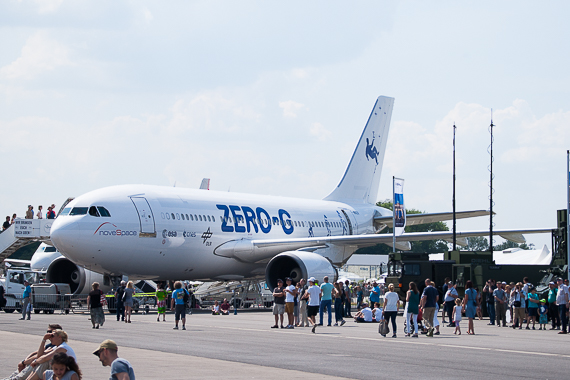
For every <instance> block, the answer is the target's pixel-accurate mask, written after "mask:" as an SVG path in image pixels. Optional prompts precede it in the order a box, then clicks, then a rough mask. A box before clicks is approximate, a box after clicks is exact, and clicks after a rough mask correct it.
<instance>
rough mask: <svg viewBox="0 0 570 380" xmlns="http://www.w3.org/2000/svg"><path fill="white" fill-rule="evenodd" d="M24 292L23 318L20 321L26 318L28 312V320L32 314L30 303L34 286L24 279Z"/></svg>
mask: <svg viewBox="0 0 570 380" xmlns="http://www.w3.org/2000/svg"><path fill="white" fill-rule="evenodd" d="M24 286H25V289H24V293H23V294H22V318H20V321H23V320H24V319H26V314H28V321H29V320H30V319H31V318H30V317H31V315H32V304H31V303H30V295H31V294H32V287H31V286H30V283H29V282H28V281H24Z"/></svg>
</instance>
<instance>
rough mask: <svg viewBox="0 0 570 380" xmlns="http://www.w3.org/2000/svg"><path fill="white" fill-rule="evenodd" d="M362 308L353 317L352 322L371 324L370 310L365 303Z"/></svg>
mask: <svg viewBox="0 0 570 380" xmlns="http://www.w3.org/2000/svg"><path fill="white" fill-rule="evenodd" d="M362 307H363V309H361V310H360V311H359V312H358V313H356V315H355V316H354V320H355V321H356V322H372V309H371V308H369V307H368V304H367V303H366V302H365V303H363V304H362ZM380 314H381V313H380Z"/></svg>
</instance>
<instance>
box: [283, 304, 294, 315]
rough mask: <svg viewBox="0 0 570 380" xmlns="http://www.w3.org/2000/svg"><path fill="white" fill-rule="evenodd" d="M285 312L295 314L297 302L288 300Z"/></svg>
mask: <svg viewBox="0 0 570 380" xmlns="http://www.w3.org/2000/svg"><path fill="white" fill-rule="evenodd" d="M285 312H286V313H287V314H293V313H294V312H295V303H294V302H286V303H285Z"/></svg>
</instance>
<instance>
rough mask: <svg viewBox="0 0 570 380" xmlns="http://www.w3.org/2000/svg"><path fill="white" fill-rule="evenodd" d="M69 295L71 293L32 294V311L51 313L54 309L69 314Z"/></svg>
mask: <svg viewBox="0 0 570 380" xmlns="http://www.w3.org/2000/svg"><path fill="white" fill-rule="evenodd" d="M71 297H72V295H71V294H32V297H31V301H32V306H33V311H34V313H36V314H39V313H40V312H42V311H43V312H44V313H46V314H53V313H55V312H56V311H59V312H60V314H69V311H70V310H71Z"/></svg>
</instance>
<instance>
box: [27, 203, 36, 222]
mask: <svg viewBox="0 0 570 380" xmlns="http://www.w3.org/2000/svg"><path fill="white" fill-rule="evenodd" d="M26 219H34V206H32V205H28V211H26Z"/></svg>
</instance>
